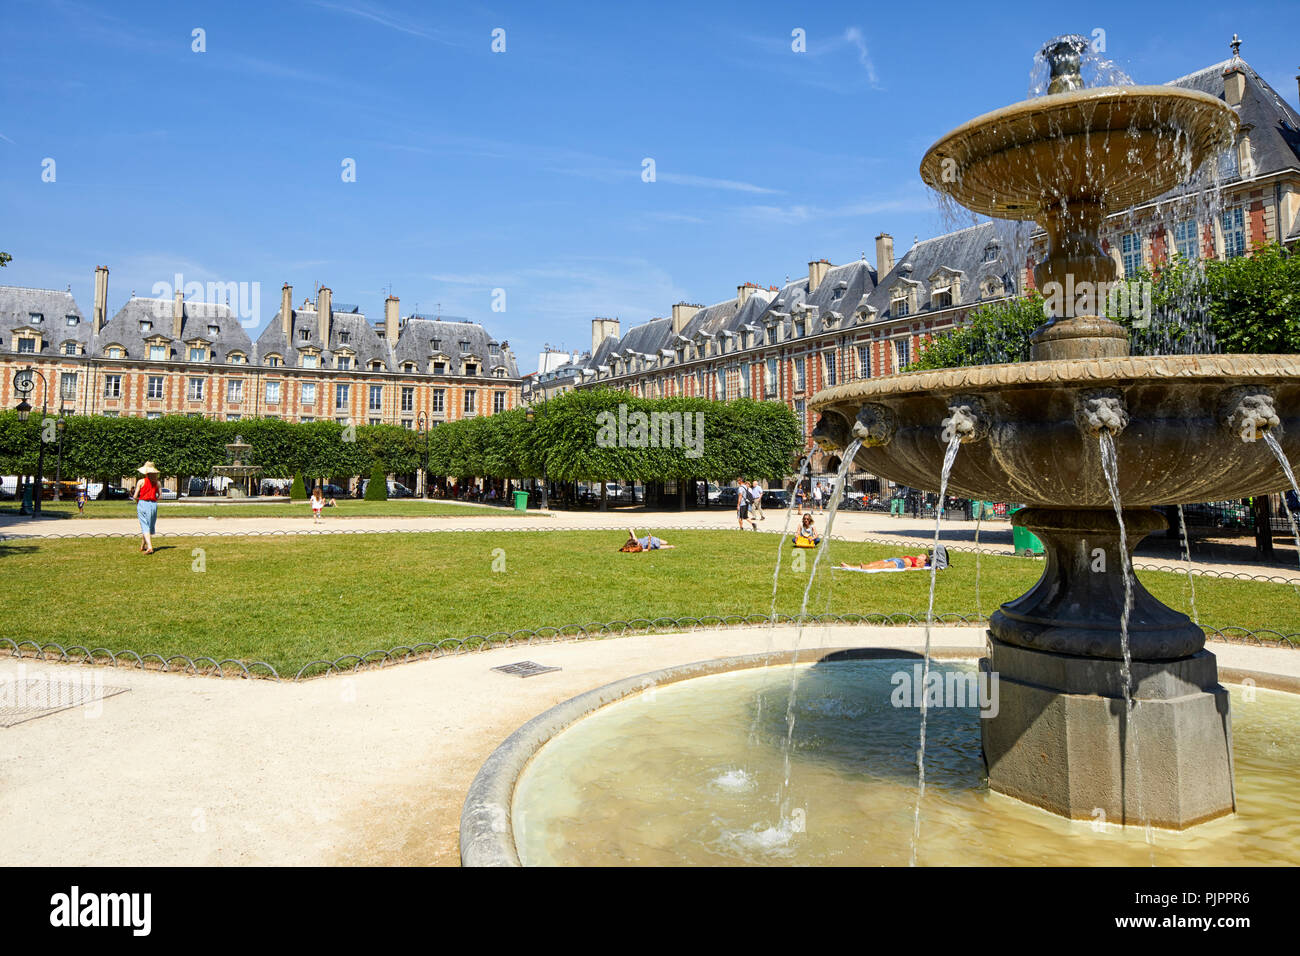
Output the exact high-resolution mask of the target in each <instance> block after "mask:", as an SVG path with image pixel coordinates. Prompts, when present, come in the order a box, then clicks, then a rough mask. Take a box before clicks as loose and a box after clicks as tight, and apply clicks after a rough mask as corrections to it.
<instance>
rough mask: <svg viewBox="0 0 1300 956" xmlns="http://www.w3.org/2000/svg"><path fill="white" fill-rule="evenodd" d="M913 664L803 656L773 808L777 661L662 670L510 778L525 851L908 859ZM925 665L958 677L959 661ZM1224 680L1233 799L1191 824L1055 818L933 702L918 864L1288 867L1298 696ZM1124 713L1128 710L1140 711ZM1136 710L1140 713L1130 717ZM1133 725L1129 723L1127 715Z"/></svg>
mask: <svg viewBox="0 0 1300 956" xmlns="http://www.w3.org/2000/svg"><path fill="white" fill-rule="evenodd" d="M914 663H915V662H913V661H897V660H885V661H879V660H874V661H852V662H837V663H830V664H815V665H798V666H800V667H802V668H803V671H802V673H801V675H800V677H799V682H798V688H799V693H798V699H797V702H796V705H795V717H796V721H795V727H794V736H793V748H794V749H793V752H792V755H791V768H792V769H791V780H790V795H791V797H792V803H791V806H793V807H794V808H795V809H794V810H793V812H791V813H790V814H789V815H788V816H787V817H786V818H785V819H782V818H780V817H779V815H778V807H777V793H778V787H779V784H780V782H781V774H782V747H783V745H784V741H785V730H786V726H785V712H786V700H787V696H788V694H789V690H790V668H789V667H771V668H764V669H754V670H744V671H735V672H732V673H728V674H718V675H712V676H709V677H702V678H697V679H694V680H689V681H682V682H680V683H676V684H670V685H667V686H665V687H660V688H656V689H654V690H651V691H647V692H643V693H641V694H638V695H636V696H634V697H630V698H627V699H625V700H622V701H619V702H618V703H615V704H612V705H610V706H608V707H605V708H603V709H601V710H600V711H598V712H596V713H595V714H593V715H591V716H590V717H587V718H585V719H583V720H582V721H580V722H579V723H577V724H575V725H574V726H573V727H570V728H569V729H568V730H566V731H564V732H563V733H561V734H560V735H558V736H557V737H556V738H555V739H553V740H552V741H551V742H550V743H548V744H547V745H546V746H544V747H543V748H542V749H541V750H540V751H539V752H538V754H537V756H536V757H535V758H534V759H533V760H532V761H531V762H530V763H529V765H528V767H527V768H526V769H525V771H524V773H523V775H522V776H521V777H520V781H519V784H518V786H517V788H516V791H515V798H514V806H513V826H514V835H515V841H516V844H517V847H518V850H519V855H520V858H521V859H522V860H523V861H524V863H526V864H529V865H556V864H585V865H640V866H652V865H661V866H662V865H682V864H685V865H735V864H753V865H763V864H776V865H790V864H795V865H799V864H812V865H877V864H884V865H906V864H907V862H908V858H909V855H910V848H911V833H912V810H913V806H914V802H915V798H916V745H917V737H918V731H919V728H920V712H919V710H917V709H912V708H897V707H894V706H892V705H891V703H890V696H891V693H892V692H893V691H894V689H895V684H894V683H893V682H892V681H891V675H894V674H896V673H898V672H900V671H905V672H907V673H909V674H910V673H911V672H912V668H913V665H914ZM933 667H934V669H935V670H937V671H939V672H941V673H946V672H950V671H955V672H962V673H971V672H972V671H973V670H974V665H973V663H965V662H936V663H935V664H934V665H933ZM1230 690H1231V692H1232V718H1233V726H1232V733H1233V744H1234V751H1235V769H1236V781H1237V802H1238V813H1237V814H1236V815H1235V816H1233V817H1230V818H1225V819H1222V820H1216V821H1212V822H1210V823H1207V824H1204V825H1202V826H1200V827H1197V828H1195V829H1193V830H1191V831H1187V832H1183V833H1174V832H1170V831H1160V830H1158V831H1155V835H1154V845H1149V844H1148V843H1147V842H1146V841H1145V839H1144V837H1143V834H1142V830H1141V828H1136V827H1133V828H1129V829H1127V830H1125V829H1122V828H1119V827H1116V826H1114V825H1102V824H1101V823H1100V821H1097V822H1089V821H1070V820H1064V819H1062V818H1059V817H1056V816H1054V815H1052V814H1049V813H1046V812H1043V811H1041V810H1037V809H1035V808H1033V807H1029V806H1026V805H1024V804H1021V803H1019V802H1017V801H1015V800H1012V799H1009V798H1007V797H1004V796H1001V795H1000V794H995V793H992V792H991V791H989V789H988V788H987V786H986V785H985V780H984V766H983V763H982V760H981V758H980V734H979V717H978V710H977V709H976V708H975V707H973V706H971V707H939V708H932V709H931V711H930V718H929V729H928V733H927V745H926V790H925V801H924V805H923V808H922V825H921V845H920V848H919V853H918V862H919V863H920V864H922V865H927V864H928V865H957V866H961V865H1054V864H1056V865H1135V866H1149V865H1151V864H1152V863H1154V864H1156V865H1161V866H1177V865H1206V864H1209V865H1217V866H1224V865H1235V864H1275V865H1276V864H1287V863H1289V864H1296V863H1300V809H1297V808H1296V807H1295V806H1294V803H1293V800H1292V797H1293V794H1294V785H1295V780H1296V779H1297V772H1298V771H1300V735H1297V733H1296V729H1297V728H1298V727H1300V697H1296V696H1293V695H1290V694H1284V693H1279V692H1274V691H1268V690H1263V689H1252V690H1251V692H1250V693H1249V694H1247V693H1244V692H1243V689H1242V688H1239V687H1233V688H1230ZM1139 709H1140V707H1139ZM1140 719H1141V716H1140V714H1139V717H1138V720H1139V721H1140ZM1139 726H1140V724H1139Z"/></svg>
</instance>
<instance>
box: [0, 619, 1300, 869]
mask: <svg viewBox="0 0 1300 956" xmlns="http://www.w3.org/2000/svg"><path fill="white" fill-rule="evenodd" d="M933 634H934V645H935V646H936V647H939V648H952V649H968V650H969V651H971V652H972V653H974V652H977V651H978V649H980V648H982V647H983V645H984V640H985V638H984V631H983V630H982V629H981V628H969V627H953V628H948V627H944V628H936V629H934V632H933ZM794 637H795V631H794V629H792V628H774V629H766V628H753V629H737V630H710V631H698V632H693V633H686V634H667V635H643V636H636V637H626V638H617V639H609V640H598V641H597V640H592V641H581V642H569V643H562V644H548V645H539V646H533V647H515V648H496V649H493V650H489V651H485V652H482V653H476V654H469V655H465V656H462V657H451V658H443V659H440V660H433V661H424V662H420V663H413V664H402V665H397V666H393V667H390V668H387V669H384V670H374V671H367V672H364V673H360V674H356V675H353V676H348V677H338V676H336V677H329V678H324V679H320V680H314V681H308V682H304V683H298V684H290V683H281V684H277V683H272V682H269V681H248V680H233V679H232V680H219V679H215V678H202V677H183V676H179V675H175V674H160V673H151V672H144V671H136V670H129V669H122V668H92V667H82V666H78V665H57V664H45V663H41V662H36V661H15V660H7V659H6V660H0V688H2V687H4V686H6V685H5V682H6V681H15V680H19V679H22V678H32V677H38V676H51V677H54V678H56V679H59V680H63V681H78V680H80V681H85V682H90V683H93V682H95V681H100V682H102V684H103V685H107V686H120V687H127V688H129V692H127V693H124V694H118V695H116V696H113V697H109V698H107V699H106V700H104V701H102V703H101V704H99V705H97V706H95V707H91V708H76V709H71V710H65V711H62V712H59V713H55V714H52V715H49V716H46V717H41V718H38V719H36V720H32V721H28V722H26V723H21V724H17V725H15V726H13V727H9V728H3V727H0V820H3V821H4V824H5V825H4V826H3V827H2V828H0V860H4V862H5V863H6V865H11V866H12V865H17V866H24V865H58V866H97V865H161V866H175V865H214V864H215V865H232V864H241V865H248V864H253V865H262V864H272V865H274V864H307V865H331V864H446V865H455V864H456V863H457V862H458V860H459V851H458V845H457V829H458V826H459V820H460V810H461V804H462V802H463V801H464V798H465V793H466V791H467V790H468V788H469V784H470V781H471V780H472V779H473V778H474V775H475V774H476V773H477V772H478V769H479V766H480V765H481V764H482V763H483V761H484V760H485V759H486V758H487V756H488V755H489V754H490V753H491V752H492V750H494V749H495V748H496V747H497V745H498V744H500V743H501V741H502V740H504V739H505V738H506V737H507V736H509V735H510V734H511V733H512V732H513V731H514V730H515V729H517V728H518V727H519V726H520V725H521V724H523V723H524V722H525V721H527V720H528V719H530V718H531V717H533V716H535V715H537V714H538V713H541V712H542V711H544V710H546V709H547V708H549V707H551V706H553V705H555V704H557V703H559V702H560V701H562V700H566V699H568V698H569V697H572V696H575V695H577V694H579V693H582V692H584V691H587V690H590V689H592V688H595V687H599V686H601V685H603V684H606V683H609V682H611V681H614V680H617V679H620V678H623V677H629V676H633V675H636V674H640V673H644V672H646V671H650V670H655V669H658V668H662V667H669V666H673V665H676V664H686V663H691V662H694V661H700V660H706V659H711V658H717V657H728V656H733V655H740V654H752V653H759V652H763V651H766V650H784V649H788V648H790V647H792V646H794ZM923 640H924V629H922V628H879V627H847V626H845V627H833V628H809V629H808V630H807V631H806V632H805V633H804V635H803V640H802V644H801V646H802V647H803V648H804V649H809V650H810V649H813V648H818V647H847V646H875V647H891V648H899V649H905V650H916V649H918V648H919V647H920V646H921V645H922V643H923ZM1212 649H1213V650H1214V652H1215V654H1216V655H1218V658H1219V662H1220V665H1221V666H1222V667H1224V668H1233V667H1237V668H1246V669H1253V670H1258V671H1263V672H1268V673H1273V674H1278V675H1283V676H1288V677H1292V678H1300V652H1297V651H1292V650H1286V649H1269V648H1253V647H1242V646H1236V645H1224V644H1214V645H1212ZM521 660H534V661H537V662H539V663H542V664H547V665H554V666H558V667H560V668H562V670H560V671H556V672H552V673H548V674H543V675H540V676H537V677H532V678H528V679H520V678H516V677H510V676H507V675H504V674H501V673H498V672H494V671H492V670H491V668H492V667H494V666H498V665H501V664H507V663H513V662H516V661H521ZM9 686H11V687H12V686H13V685H9Z"/></svg>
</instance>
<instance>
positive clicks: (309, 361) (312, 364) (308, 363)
mask: <svg viewBox="0 0 1300 956" xmlns="http://www.w3.org/2000/svg"><path fill="white" fill-rule="evenodd" d="M299 360H300V362H301V363H302V367H303V368H320V356H319V355H317V354H316V353H315V352H303V353H302V355H301V356H300V358H299Z"/></svg>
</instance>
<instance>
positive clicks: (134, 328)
mask: <svg viewBox="0 0 1300 956" xmlns="http://www.w3.org/2000/svg"><path fill="white" fill-rule="evenodd" d="M172 308H173V304H172V300H171V299H146V298H142V297H140V296H132V297H131V298H130V299H128V300H127V303H126V305H124V306H122V308H121V309H119V310H118V312H117V314H116V315H114V316H113V318H111V319H109V321H108V322H107V323H106V324H105V325H104V327H103V328H102V329H101V330H100V333H99V336H98V338H96V339H95V342H94V349H93V352H94V354H95V355H97V356H102V355H103V354H104V350H105V349H106V348H108V347H109V346H110V345H120V346H122V347H123V348H124V349H125V350H126V358H129V359H147V358H148V357H149V349H148V346H147V345H146V341H145V340H146V339H149V338H152V337H154V336H158V335H161V336H163V337H165V338H168V339H172ZM141 323H148V328H145V327H144V326H142V324H141ZM212 325H215V326H216V328H217V331H216V332H215V333H213V332H211V331H209V328H208V327H209V326H212ZM196 338H201V339H204V340H206V341H208V342H210V343H211V349H212V361H213V362H217V363H224V362H226V361H227V359H228V357H229V355H230V353H231V352H242V353H243V354H244V356H245V358H246V360H247V361H248V362H252V361H253V343H252V341H251V340H250V339H249V338H248V333H247V332H245V331H244V327H243V326H242V325H240V323H239V317H238V316H236V315H235V313H234V312H232V311H231V309H230V306H228V305H225V304H222V303H215V302H186V303H184V318H183V320H182V323H181V334H180V337H179V338H178V339H173V341H172V343H171V346H170V349H169V351H170V353H171V354H170V355H169V356H168V360H169V361H173V362H178V361H185V343H186V342H188V341H190V340H192V339H196Z"/></svg>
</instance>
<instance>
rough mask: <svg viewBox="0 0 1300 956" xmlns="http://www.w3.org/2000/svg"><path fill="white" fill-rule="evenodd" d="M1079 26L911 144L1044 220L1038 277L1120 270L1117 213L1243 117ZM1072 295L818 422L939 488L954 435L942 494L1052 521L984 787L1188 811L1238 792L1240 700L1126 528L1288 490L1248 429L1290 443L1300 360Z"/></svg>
mask: <svg viewBox="0 0 1300 956" xmlns="http://www.w3.org/2000/svg"><path fill="white" fill-rule="evenodd" d="M1086 42H1087V41H1085V40H1082V39H1081V38H1062V39H1061V40H1058V41H1054V42H1053V43H1051V44H1049V45H1048V46H1047V47H1045V48H1044V51H1043V52H1044V55H1045V56H1046V58H1047V60H1048V63H1049V65H1050V67H1051V74H1052V76H1051V85H1050V87H1049V89H1048V94H1047V95H1045V96H1042V97H1040V98H1037V99H1032V100H1029V101H1026V102H1023V103H1018V104H1015V105H1012V106H1009V107H1006V108H1005V109H1001V110H997V111H994V112H992V113H988V114H986V115H984V116H981V117H979V118H977V119H974V120H971V121H970V122H969V123H966V124H965V125H964V126H961V127H959V128H957V129H956V130H954V131H952V132H951V133H949V134H948V135H947V136H945V137H943V138H942V139H941V140H939V141H938V142H937V143H936V144H935V145H934V146H932V147H931V148H930V150H929V151H928V152H927V153H926V155H925V158H924V159H923V161H922V163H921V177H922V179H923V180H925V182H926V183H927V184H929V185H930V186H931V187H933V188H935V189H937V190H939V191H941V192H943V193H945V194H947V195H948V196H950V197H952V199H954V200H956V201H957V202H959V203H961V204H962V205H965V206H967V207H968V208H970V209H972V210H974V211H975V212H977V213H981V214H983V215H987V216H991V217H996V218H1002V219H1021V220H1023V219H1032V220H1036V221H1037V222H1038V223H1039V224H1040V225H1041V226H1042V227H1043V229H1044V230H1046V233H1047V240H1048V252H1047V255H1046V258H1045V259H1044V260H1043V261H1042V262H1041V263H1039V264H1038V265H1037V266H1036V267H1035V269H1034V279H1035V283H1036V285H1037V286H1038V287H1039V288H1040V289H1042V288H1044V287H1046V286H1048V284H1049V283H1052V282H1058V283H1060V284H1061V286H1062V287H1064V286H1066V284H1067V281H1072V282H1073V283H1074V284H1075V286H1076V287H1077V286H1078V284H1079V283H1080V282H1084V281H1087V282H1090V283H1105V282H1110V281H1113V280H1114V279H1115V277H1116V267H1115V263H1114V262H1113V261H1112V260H1111V258H1110V257H1109V256H1108V255H1107V254H1106V253H1105V252H1104V251H1103V250H1102V248H1101V246H1100V243H1099V241H1098V239H1099V235H1098V234H1099V230H1100V227H1101V225H1102V222H1103V221H1104V219H1105V217H1106V216H1107V215H1108V214H1110V213H1113V212H1118V211H1120V210H1122V209H1124V208H1126V207H1128V206H1131V205H1133V204H1136V203H1141V202H1144V201H1147V200H1150V199H1152V198H1154V197H1155V196H1157V195H1160V194H1161V193H1164V192H1166V191H1167V190H1169V189H1172V188H1174V187H1176V186H1178V185H1179V184H1180V183H1183V182H1185V181H1186V180H1187V179H1189V178H1190V177H1191V176H1192V174H1193V173H1194V172H1195V171H1196V169H1197V168H1198V167H1199V166H1200V165H1201V163H1202V162H1203V161H1204V160H1205V159H1207V158H1209V157H1211V156H1214V155H1216V154H1217V153H1218V152H1219V151H1220V150H1222V149H1224V148H1227V147H1230V146H1231V145H1232V144H1233V141H1234V137H1235V134H1236V131H1237V125H1238V121H1237V117H1236V115H1235V113H1234V112H1233V110H1232V109H1231V108H1230V107H1228V106H1226V105H1225V104H1224V103H1222V102H1220V101H1219V100H1218V99H1216V98H1214V97H1212V96H1210V95H1208V94H1205V93H1200V92H1196V91H1189V90H1182V89H1176V88H1172V87H1167V86H1127V87H1097V88H1091V89H1086V88H1084V87H1083V83H1082V81H1081V78H1080V75H1079V62H1080V54H1081V53H1082V52H1083V50H1084V49H1085V44H1086ZM1068 305H1069V304H1068V303H1067V304H1066V308H1065V310H1064V311H1063V312H1061V313H1058V314H1054V315H1052V316H1050V317H1049V318H1048V321H1047V322H1046V323H1045V324H1044V325H1043V326H1041V327H1040V328H1039V329H1038V330H1037V331H1036V332H1035V333H1034V335H1033V338H1032V346H1031V349H1032V350H1031V361H1028V362H1023V363H1015V364H1004V365H985V366H975V367H969V368H954V369H946V370H942V371H926V372H914V373H902V374H897V375H890V376H885V377H881V378H875V379H868V380H865V381H858V382H850V383H846V384H844V385H840V386H838V387H835V388H830V389H827V390H825V391H822V392H821V393H819V394H818V395H817V396H816V397H815V398H814V400H813V404H814V408H816V409H817V410H818V411H819V412H820V413H821V418H820V421H819V423H818V426H817V429H816V430H815V432H814V437H815V439H816V440H817V441H818V442H819V444H821V445H822V446H823V448H826V449H842V448H845V447H846V446H848V445H849V444H850V443H851V442H852V441H853V440H854V439H855V438H856V439H861V441H862V446H861V448H860V450H859V451H858V453H857V456H856V463H857V467H858V468H861V469H863V470H866V471H870V472H873V473H875V474H878V475H883V476H885V477H887V478H890V479H892V480H894V481H896V482H898V483H899V484H903V485H910V486H913V487H918V488H926V489H931V490H937V489H938V487H939V478H940V472H941V468H942V465H943V460H944V455H945V452H946V450H947V447H948V444H949V442H950V441H951V440H952V438H953V436H956V437H957V438H959V439H960V441H961V443H962V444H961V447H960V450H959V451H958V453H957V455H956V459H955V461H954V464H953V467H952V472H951V477H950V479H949V484H948V488H949V490H950V492H952V493H955V494H959V495H963V496H967V497H971V498H977V499H982V500H995V501H1016V502H1025V503H1027V504H1028V505H1029V507H1028V508H1026V509H1024V510H1022V511H1020V512H1018V513H1017V514H1016V515H1015V516H1014V519H1013V523H1014V524H1016V525H1018V526H1024V527H1027V528H1029V529H1030V530H1032V531H1033V532H1034V533H1036V534H1037V535H1038V536H1039V537H1040V538H1041V539H1042V540H1043V542H1044V545H1045V548H1046V567H1045V568H1044V570H1043V575H1042V578H1041V579H1040V580H1039V581H1038V583H1037V584H1036V585H1034V587H1033V588H1031V589H1030V590H1029V591H1028V592H1027V593H1025V594H1024V595H1022V596H1021V597H1019V598H1017V599H1015V600H1014V601H1010V602H1008V603H1007V604H1004V605H1002V607H1001V608H1000V609H999V610H998V611H997V612H995V613H994V614H993V616H992V618H991V619H990V621H989V637H988V657H987V658H986V659H984V660H983V661H982V662H981V666H983V667H986V668H989V669H991V670H992V671H994V672H996V673H998V674H999V677H1000V688H1001V707H1000V710H999V712H998V714H997V716H996V717H994V718H992V719H988V720H983V721H981V726H982V737H983V746H984V757H985V762H986V765H987V768H988V777H989V786H990V787H991V788H992V789H993V790H995V791H998V792H1000V793H1003V794H1007V795H1009V796H1012V797H1016V798H1018V799H1020V800H1024V801H1027V802H1029V803H1032V804H1035V805H1037V806H1040V807H1043V808H1045V809H1047V810H1050V811H1052V812H1054V813H1058V814H1061V815H1063V816H1067V817H1072V818H1076V819H1094V820H1095V819H1098V818H1099V817H1100V816H1101V814H1104V818H1103V819H1105V820H1107V821H1109V822H1111V823H1127V824H1138V823H1142V824H1146V823H1149V824H1151V825H1155V826H1161V827H1168V828H1173V829H1183V828H1186V827H1189V826H1192V825H1194V824H1197V823H1201V822H1203V821H1207V820H1210V819H1213V818H1215V817H1220V816H1223V815H1226V814H1230V813H1232V812H1233V811H1234V809H1235V795H1234V789H1233V770H1232V735H1231V725H1230V721H1229V714H1228V695H1227V692H1226V691H1225V689H1224V688H1223V687H1222V686H1221V685H1220V684H1219V681H1218V667H1217V663H1216V661H1215V657H1214V655H1213V654H1212V653H1210V652H1209V651H1207V650H1206V649H1205V636H1204V633H1203V632H1202V631H1201V629H1200V628H1199V627H1198V626H1197V625H1195V624H1193V623H1192V621H1191V620H1190V619H1189V618H1188V617H1187V616H1186V615H1184V614H1182V613H1180V612H1178V611H1175V610H1173V609H1172V608H1170V607H1167V606H1166V605H1164V604H1162V603H1161V602H1160V601H1158V600H1156V598H1155V597H1153V596H1152V595H1151V594H1150V593H1149V592H1147V590H1146V589H1145V588H1144V587H1143V586H1142V584H1141V582H1140V581H1138V580H1137V578H1136V576H1134V575H1133V574H1132V571H1131V569H1130V567H1129V565H1128V562H1127V561H1126V560H1125V559H1124V558H1126V557H1127V556H1122V553H1121V541H1125V547H1126V549H1127V551H1128V553H1129V554H1130V555H1131V553H1132V551H1133V549H1134V547H1135V546H1136V545H1137V544H1138V543H1139V542H1140V541H1141V539H1142V538H1143V537H1145V536H1146V535H1147V534H1150V533H1151V532H1152V531H1155V530H1157V529H1160V528H1163V527H1165V520H1164V518H1163V517H1162V516H1161V515H1160V514H1159V513H1158V512H1156V511H1155V510H1153V507H1152V506H1155V505H1168V504H1177V503H1187V502H1198V501H1218V500H1224V499H1229V498H1237V497H1241V496H1246V495H1253V494H1260V493H1265V492H1272V491H1279V490H1282V489H1283V488H1285V487H1287V482H1286V478H1285V476H1284V474H1283V472H1282V469H1281V468H1280V467H1279V464H1278V461H1277V460H1276V459H1275V457H1274V455H1273V454H1272V452H1271V451H1270V449H1269V447H1268V446H1267V444H1266V443H1265V441H1263V440H1258V439H1261V438H1263V437H1264V436H1265V434H1271V436H1272V437H1273V439H1274V440H1275V441H1277V442H1278V443H1279V444H1280V445H1281V447H1282V448H1283V449H1284V451H1285V453H1286V455H1287V457H1288V458H1291V459H1294V458H1295V457H1297V455H1300V414H1298V413H1297V409H1300V356H1290V355H1180V356H1149V357H1135V356H1130V355H1129V348H1128V340H1127V337H1126V335H1125V332H1124V329H1123V327H1122V326H1120V325H1119V324H1118V323H1116V322H1114V321H1111V320H1110V319H1107V318H1104V317H1101V316H1098V315H1090V314H1079V315H1075V314H1072V313H1071V311H1069V309H1068ZM1107 442H1111V443H1113V448H1114V451H1115V459H1116V461H1117V468H1116V469H1115V472H1116V473H1115V489H1114V490H1115V492H1116V495H1117V497H1118V500H1119V501H1120V502H1122V508H1119V509H1117V508H1116V506H1115V504H1114V502H1115V498H1116V495H1112V491H1111V487H1110V485H1109V484H1108V481H1107V479H1106V476H1105V473H1104V472H1103V463H1102V454H1103V447H1104V445H1105V444H1106V443H1107ZM1117 510H1120V511H1122V515H1123V524H1122V525H1121V524H1120V521H1119V519H1118V517H1117ZM1125 532H1126V533H1127V534H1126V538H1125ZM1126 578H1127V582H1126ZM940 586H942V584H941V585H940ZM1126 590H1128V591H1129V592H1130V594H1131V602H1132V603H1131V611H1130V613H1129V614H1128V619H1127V622H1126V623H1127V627H1126V628H1122V626H1121V619H1122V617H1123V611H1124V607H1125V593H1126ZM1126 657H1127V658H1128V659H1127V660H1126ZM1130 700H1131V702H1132V703H1131V704H1130Z"/></svg>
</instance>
